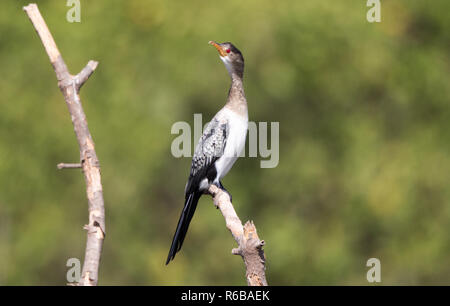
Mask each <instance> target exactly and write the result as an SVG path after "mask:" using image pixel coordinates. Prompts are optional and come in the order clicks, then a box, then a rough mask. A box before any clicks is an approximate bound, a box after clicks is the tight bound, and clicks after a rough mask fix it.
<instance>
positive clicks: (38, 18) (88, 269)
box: [23, 3, 105, 285]
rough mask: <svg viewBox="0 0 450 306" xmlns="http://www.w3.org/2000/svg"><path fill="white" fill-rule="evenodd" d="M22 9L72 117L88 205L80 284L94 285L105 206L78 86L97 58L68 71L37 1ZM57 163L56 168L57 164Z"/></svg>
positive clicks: (92, 143)
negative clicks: (39, 43)
mask: <svg viewBox="0 0 450 306" xmlns="http://www.w3.org/2000/svg"><path fill="white" fill-rule="evenodd" d="M23 10H24V11H25V12H26V14H27V15H28V17H29V18H30V20H31V23H32V24H33V26H34V28H35V30H36V32H37V34H38V35H39V37H40V39H41V41H42V44H43V45H44V48H45V51H46V52H47V54H48V57H49V59H50V62H51V64H52V66H53V69H54V70H55V73H56V78H57V80H58V87H59V89H60V90H61V92H62V94H63V95H64V100H65V101H66V104H67V107H68V110H69V113H70V115H71V118H72V123H73V127H74V130H75V135H76V137H77V141H78V145H79V149H80V161H81V163H80V164H76V166H79V167H81V168H82V169H83V174H84V178H85V181H86V193H87V198H88V206H89V224H87V225H85V226H84V228H85V229H86V230H87V242H86V252H85V258H84V264H83V271H82V276H81V279H80V281H79V283H78V284H79V285H97V281H98V267H99V264H100V255H101V251H102V245H103V240H104V238H105V208H104V201H103V191H102V184H101V177H100V164H99V161H98V158H97V154H96V153H95V149H94V142H93V140H92V137H91V133H90V132H89V129H88V125H87V121H86V115H85V114H84V111H83V107H82V106H81V100H80V96H79V90H80V88H81V86H82V85H83V84H84V83H85V82H86V81H87V79H88V78H89V76H90V75H91V74H92V73H93V72H94V70H95V68H96V67H97V64H98V63H97V62H95V61H89V63H88V64H87V65H86V67H84V68H83V70H81V72H80V73H79V74H77V75H75V76H73V75H71V74H70V73H69V70H68V69H67V66H66V64H65V62H64V60H63V58H62V56H61V53H60V52H59V50H58V47H57V46H56V43H55V41H54V39H53V37H52V34H51V33H50V31H49V29H48V27H47V25H46V23H45V21H44V19H43V18H42V15H41V13H40V12H39V9H38V7H37V5H36V4H34V3H32V4H29V5H28V6H25V7H24V8H23ZM60 165H61V166H62V168H74V167H73V166H74V164H72V165H71V166H69V164H60ZM60 165H58V168H59V166H60Z"/></svg>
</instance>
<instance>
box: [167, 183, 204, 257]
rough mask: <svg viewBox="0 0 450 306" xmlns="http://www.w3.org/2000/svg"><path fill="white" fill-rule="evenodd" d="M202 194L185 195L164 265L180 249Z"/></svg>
mask: <svg viewBox="0 0 450 306" xmlns="http://www.w3.org/2000/svg"><path fill="white" fill-rule="evenodd" d="M201 196H202V194H201V193H200V192H193V193H190V194H188V195H186V200H185V202H184V208H183V211H182V212H181V216H180V220H179V221H178V225H177V230H176V231H175V235H174V236H173V240H172V245H171V246H170V251H169V256H167V261H166V265H167V264H168V263H169V262H170V261H171V260H173V259H174V258H175V254H176V253H177V252H178V251H179V250H180V249H181V246H182V245H183V241H184V238H185V237H186V233H187V231H188V228H189V224H190V223H191V220H192V216H193V215H194V212H195V209H196V208H197V203H198V200H199V199H200V197H201Z"/></svg>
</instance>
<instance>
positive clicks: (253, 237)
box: [208, 185, 267, 286]
mask: <svg viewBox="0 0 450 306" xmlns="http://www.w3.org/2000/svg"><path fill="white" fill-rule="evenodd" d="M208 193H209V194H210V195H211V196H212V198H213V201H214V205H215V206H216V207H217V208H219V209H220V211H221V212H222V215H223V217H224V218H225V223H226V226H227V228H228V230H229V231H230V232H231V234H232V235H233V238H234V240H236V242H237V244H238V248H235V249H233V250H232V251H231V252H232V254H234V255H241V257H242V259H243V260H244V263H245V267H246V278H247V284H248V285H249V286H267V280H266V273H265V270H266V266H265V264H266V258H265V255H264V251H263V249H262V247H263V246H264V245H265V242H264V240H259V237H258V234H257V232H256V227H255V225H254V224H253V222H252V221H247V223H245V225H244V226H242V222H241V220H240V219H239V217H238V216H237V214H236V211H235V210H234V207H233V204H231V201H230V197H229V196H228V194H227V193H226V192H223V191H222V190H221V189H220V188H218V187H217V186H215V185H211V186H210V187H209V190H208Z"/></svg>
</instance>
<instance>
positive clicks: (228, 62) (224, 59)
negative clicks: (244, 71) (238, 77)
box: [220, 56, 232, 76]
mask: <svg viewBox="0 0 450 306" xmlns="http://www.w3.org/2000/svg"><path fill="white" fill-rule="evenodd" d="M220 59H221V60H222V62H223V63H224V64H225V67H226V68H227V70H228V74H229V75H230V76H231V72H232V66H231V60H230V58H229V57H228V56H221V57H220Z"/></svg>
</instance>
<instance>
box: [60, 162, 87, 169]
mask: <svg viewBox="0 0 450 306" xmlns="http://www.w3.org/2000/svg"><path fill="white" fill-rule="evenodd" d="M56 167H58V169H60V170H61V169H77V168H81V164H80V163H76V164H67V163H59V164H57V165H56Z"/></svg>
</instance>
